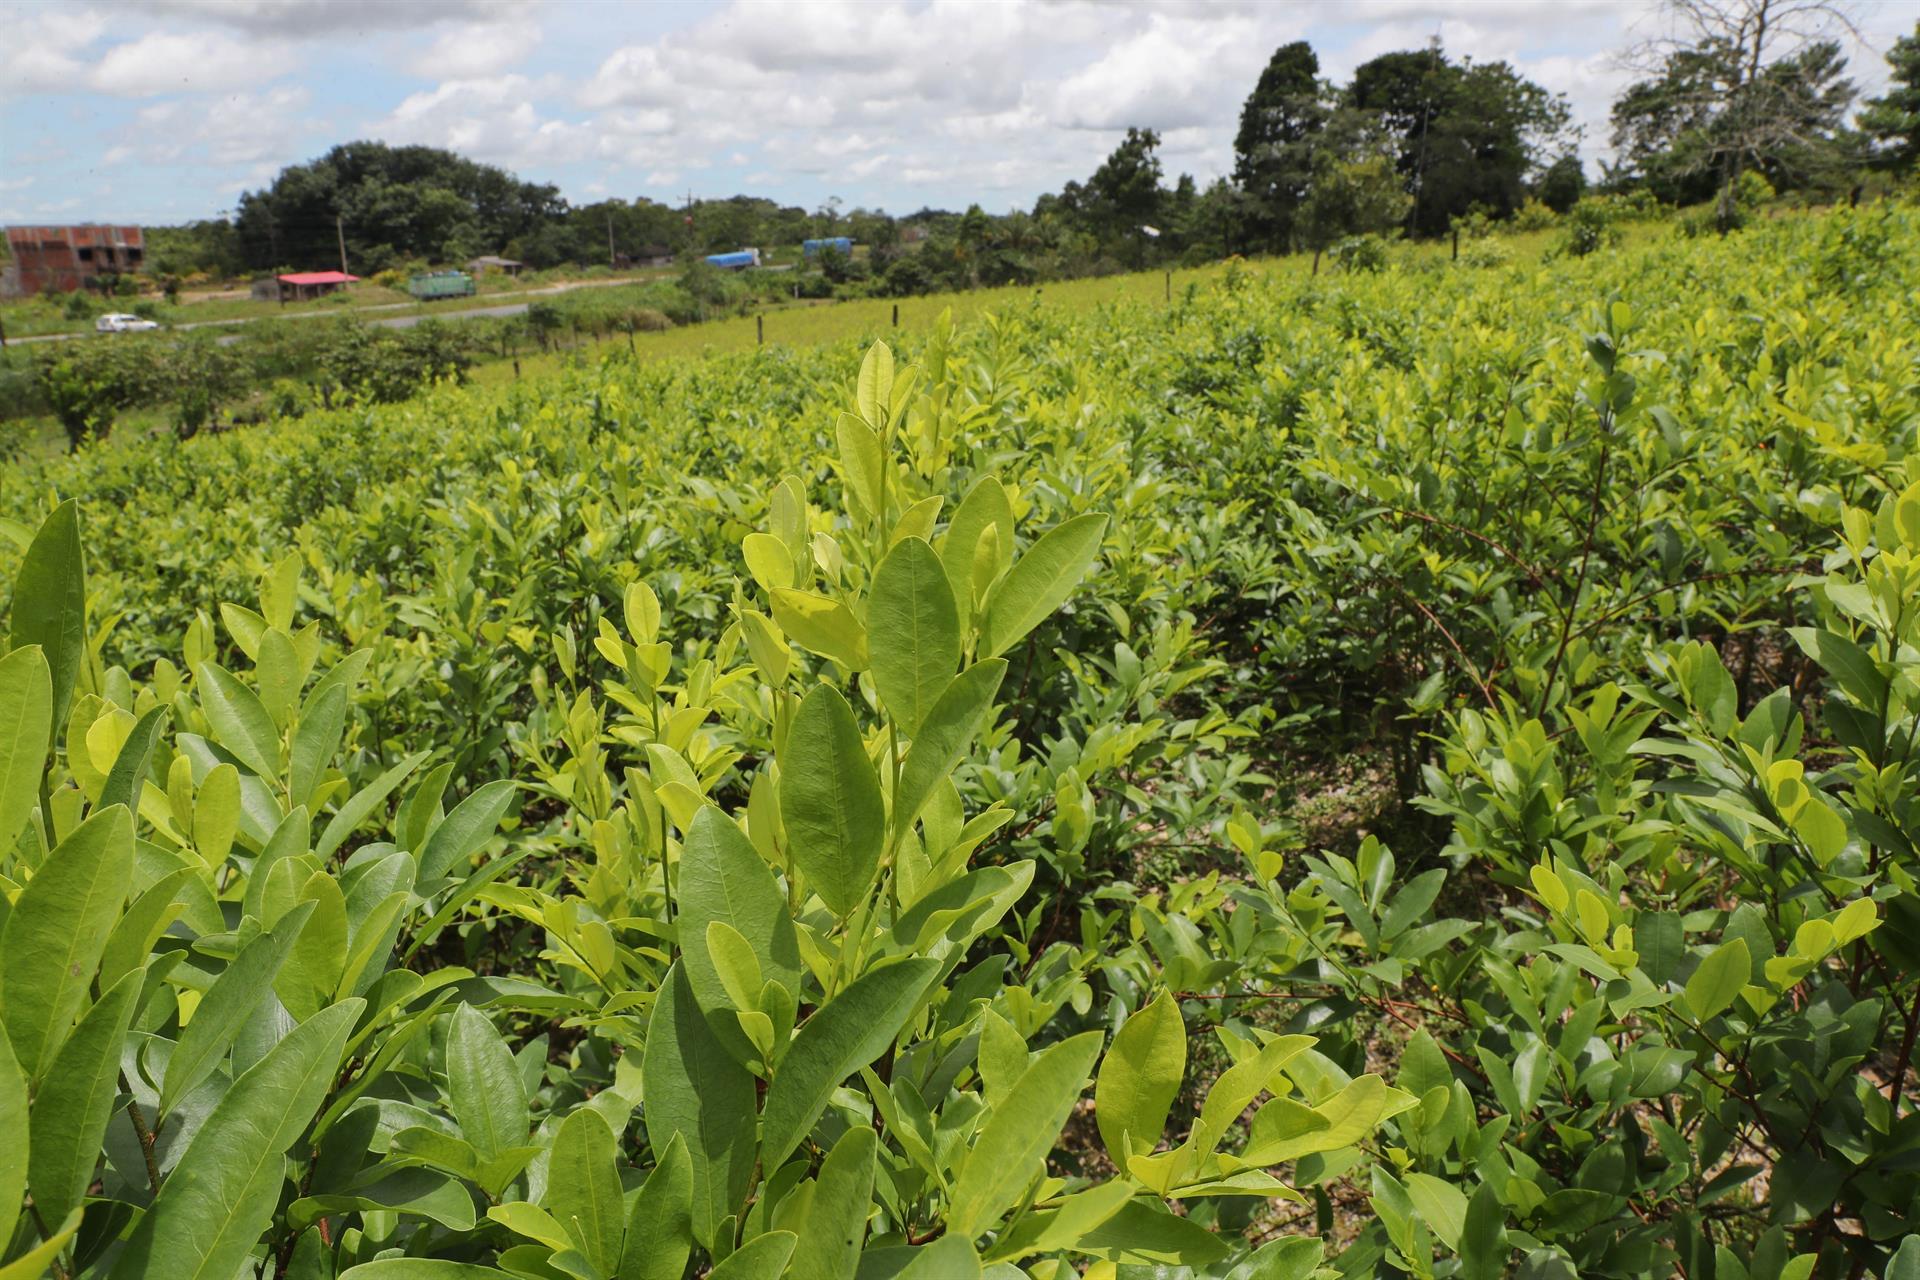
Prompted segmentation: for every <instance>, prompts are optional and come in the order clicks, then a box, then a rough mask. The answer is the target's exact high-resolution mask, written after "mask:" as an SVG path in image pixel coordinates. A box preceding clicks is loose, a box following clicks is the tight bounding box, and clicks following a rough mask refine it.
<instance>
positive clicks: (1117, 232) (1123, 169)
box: [1087, 129, 1166, 260]
mask: <svg viewBox="0 0 1920 1280" xmlns="http://www.w3.org/2000/svg"><path fill="white" fill-rule="evenodd" d="M1159 148H1160V135H1159V134H1157V133H1155V132H1154V131H1153V130H1152V129H1128V130H1127V136H1126V138H1125V139H1124V140H1122V141H1121V143H1120V145H1119V146H1117V147H1115V148H1114V149H1113V154H1112V155H1110V156H1108V157H1107V158H1106V160H1105V161H1103V162H1102V163H1101V165H1100V167H1099V168H1098V169H1095V170H1094V171H1093V176H1092V177H1091V178H1089V179H1087V196H1088V202H1087V203H1088V214H1089V215H1090V217H1089V221H1090V222H1091V223H1092V224H1093V227H1094V229H1095V233H1096V234H1097V235H1099V237H1100V238H1101V240H1102V242H1103V243H1104V244H1105V245H1106V246H1107V247H1108V248H1109V249H1110V250H1111V251H1113V252H1116V253H1119V254H1120V255H1122V256H1124V257H1127V258H1129V259H1135V260H1137V259H1139V258H1141V257H1142V256H1144V253H1145V249H1144V247H1143V246H1144V239H1145V236H1144V233H1143V232H1142V231H1141V230H1140V227H1141V226H1142V225H1143V224H1152V223H1153V222H1154V221H1155V220H1156V219H1158V218H1159V217H1160V205H1161V201H1162V199H1163V198H1164V196H1165V194H1166V193H1165V192H1164V191H1162V190H1161V188H1160V176H1161V169H1160V155H1159Z"/></svg>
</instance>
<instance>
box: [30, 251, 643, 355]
mask: <svg viewBox="0 0 1920 1280" xmlns="http://www.w3.org/2000/svg"><path fill="white" fill-rule="evenodd" d="M672 275H673V269H672V268H670V267H648V268H644V269H641V270H638V271H631V272H623V273H621V274H619V275H614V274H613V273H611V272H608V271H605V270H600V271H598V272H589V273H586V274H585V275H584V276H582V275H579V274H565V273H557V272H543V273H541V274H540V275H538V276H534V277H521V278H519V279H515V278H513V277H510V276H504V275H487V276H481V277H480V278H479V279H478V281H477V282H476V283H477V285H478V287H479V293H478V294H477V295H476V296H475V297H473V298H454V299H448V300H444V301H440V302H433V303H422V302H417V301H415V300H414V298H413V297H412V296H411V295H410V294H408V293H407V292H406V290H404V289H387V288H383V287H381V286H380V285H377V284H374V283H373V282H372V281H370V280H363V281H361V282H360V283H359V284H356V285H352V286H350V287H349V288H347V289H345V290H343V291H342V292H340V293H336V294H333V295H330V296H329V297H327V298H324V299H320V300H318V301H314V302H301V303H287V304H284V305H283V304H281V303H278V302H271V301H263V300H261V299H258V298H199V299H188V300H185V301H182V302H178V303H172V302H167V301H166V300H165V299H163V298H160V297H157V296H148V297H137V298H113V299H108V300H105V301H96V304H95V307H94V314H95V315H99V314H102V313H104V312H108V311H131V310H133V308H134V307H135V306H136V305H137V304H139V303H142V302H147V303H151V304H153V306H154V307H156V308H157V310H156V312H155V315H154V319H156V320H158V321H160V323H162V324H168V325H188V324H218V323H227V322H234V321H243V320H270V319H293V318H298V317H305V316H330V315H342V314H346V315H353V314H358V313H360V312H366V311H378V312H379V313H380V314H381V315H409V314H420V315H431V314H433V312H434V311H435V310H448V309H457V306H456V307H453V308H450V307H449V303H453V304H459V303H466V304H469V305H479V306H486V305H488V304H490V303H493V302H511V301H515V300H518V299H519V298H521V297H539V296H541V294H542V293H543V291H544V292H548V293H552V292H559V291H561V288H563V287H568V286H571V287H580V288H599V287H614V288H617V287H620V286H622V285H641V284H651V283H655V282H657V281H659V280H662V279H666V278H669V277H671V276H672ZM0 325H4V326H5V327H6V332H7V337H8V338H9V339H13V338H37V337H48V336H52V335H55V334H78V333H90V332H92V330H93V320H92V318H91V317H89V318H87V319H84V320H77V319H73V318H71V317H69V316H68V315H67V313H66V296H65V295H61V296H60V297H59V298H48V297H45V296H42V297H38V298H30V299H26V300H23V301H18V302H7V303H0Z"/></svg>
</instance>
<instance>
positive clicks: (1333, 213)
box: [1300, 149, 1413, 271]
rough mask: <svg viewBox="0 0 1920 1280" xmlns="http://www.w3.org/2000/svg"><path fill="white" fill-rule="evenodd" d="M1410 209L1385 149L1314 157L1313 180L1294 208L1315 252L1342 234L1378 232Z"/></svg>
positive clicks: (1315, 256) (1315, 254) (1315, 255)
mask: <svg viewBox="0 0 1920 1280" xmlns="http://www.w3.org/2000/svg"><path fill="white" fill-rule="evenodd" d="M1412 207H1413V197H1412V196H1410V195H1408V194H1407V192H1406V189H1405V187H1404V186H1403V184H1402V182H1401V179H1400V174H1399V172H1398V170H1397V168H1396V167H1395V165H1394V158H1393V155H1392V154H1391V152H1389V151H1386V150H1384V149H1375V150H1373V151H1371V152H1370V153H1369V152H1366V151H1361V152H1357V153H1353V154H1348V155H1344V156H1343V155H1340V154H1338V153H1336V152H1334V151H1332V150H1326V151H1322V152H1320V153H1319V154H1318V155H1317V156H1316V157H1315V162H1314V169H1313V183H1312V186H1311V188H1310V189H1309V191H1308V193H1307V198H1306V201H1305V202H1304V203H1303V204H1302V205H1301V207H1300V227H1301V233H1302V237H1303V238H1304V239H1305V241H1306V243H1307V244H1308V245H1310V246H1311V247H1312V248H1313V266H1314V270H1315V271H1318V270H1319V269H1320V253H1321V251H1322V250H1324V249H1326V248H1327V247H1328V246H1329V245H1331V244H1333V242H1334V241H1336V240H1339V239H1340V238H1341V237H1343V236H1355V235H1378V234H1380V233H1382V232H1386V231H1391V230H1392V229H1394V228H1395V227H1397V226H1399V225H1400V224H1401V222H1402V221H1403V220H1404V219H1405V218H1406V216H1407V213H1408V211H1409V210H1410V209H1411V208H1412Z"/></svg>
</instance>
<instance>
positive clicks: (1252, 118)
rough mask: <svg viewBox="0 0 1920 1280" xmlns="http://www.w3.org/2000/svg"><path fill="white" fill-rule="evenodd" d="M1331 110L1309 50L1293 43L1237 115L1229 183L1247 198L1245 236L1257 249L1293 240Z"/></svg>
mask: <svg viewBox="0 0 1920 1280" xmlns="http://www.w3.org/2000/svg"><path fill="white" fill-rule="evenodd" d="M1330 110H1331V108H1330V106H1329V104H1328V102H1327V94H1326V92H1325V89H1324V86H1323V85H1322V84H1321V81H1320V59H1319V58H1318V57H1317V56H1315V54H1314V52H1313V46H1312V45H1310V44H1308V43H1307V42H1306V41H1304V40H1296V41H1294V42H1293V43H1291V44H1285V45H1282V46H1280V48H1278V49H1276V50H1274V53H1273V57H1271V58H1270V59H1268V60H1267V65H1266V69H1265V70H1263V71H1262V72H1261V73H1260V80H1259V82H1258V83H1257V84H1255V85H1254V88H1253V92H1252V93H1251V94H1249V95H1248V96H1247V101H1246V105H1245V106H1243V107H1242V108H1241V109H1240V129H1239V132H1238V133H1236V134H1235V135H1234V140H1233V154H1234V166H1233V180H1234V182H1235V183H1236V184H1237V185H1238V186H1239V187H1240V189H1241V190H1242V191H1243V192H1245V193H1246V195H1247V201H1246V207H1247V211H1248V214H1249V226H1248V227H1247V231H1248V233H1249V234H1250V236H1251V238H1252V239H1253V240H1254V241H1255V242H1256V243H1257V244H1259V245H1260V246H1261V247H1265V248H1281V247H1284V246H1285V245H1286V244H1287V243H1288V241H1289V240H1290V239H1292V238H1293V236H1294V234H1295V232H1296V230H1297V228H1296V222H1297V219H1298V215H1299V210H1300V205H1301V202H1302V201H1304V200H1305V199H1306V198H1307V188H1308V186H1309V185H1310V183H1311V182H1312V177H1313V151H1314V144H1315V142H1316V141H1317V140H1318V138H1319V137H1320V134H1321V132H1322V131H1323V130H1324V129H1325V127H1326V123H1327V116H1328V114H1329V112H1330Z"/></svg>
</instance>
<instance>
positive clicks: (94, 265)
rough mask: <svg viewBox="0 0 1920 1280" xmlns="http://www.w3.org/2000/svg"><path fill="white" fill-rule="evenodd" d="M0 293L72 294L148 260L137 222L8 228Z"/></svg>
mask: <svg viewBox="0 0 1920 1280" xmlns="http://www.w3.org/2000/svg"><path fill="white" fill-rule="evenodd" d="M7 252H8V255H9V257H8V260H7V262H6V265H5V266H4V267H3V268H0V298H26V297H32V296H33V295H34V294H37V293H72V292H73V291H74V290H76V289H88V288H92V287H94V286H95V285H96V284H97V283H99V281H100V278H101V277H102V276H113V275H122V274H125V273H128V272H133V271H138V270H140V269H141V268H142V267H143V266H144V265H145V264H146V256H147V253H146V238H145V237H144V236H143V235H142V234H141V231H140V228H139V227H103V226H92V225H89V226H80V227H8V228H7Z"/></svg>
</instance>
